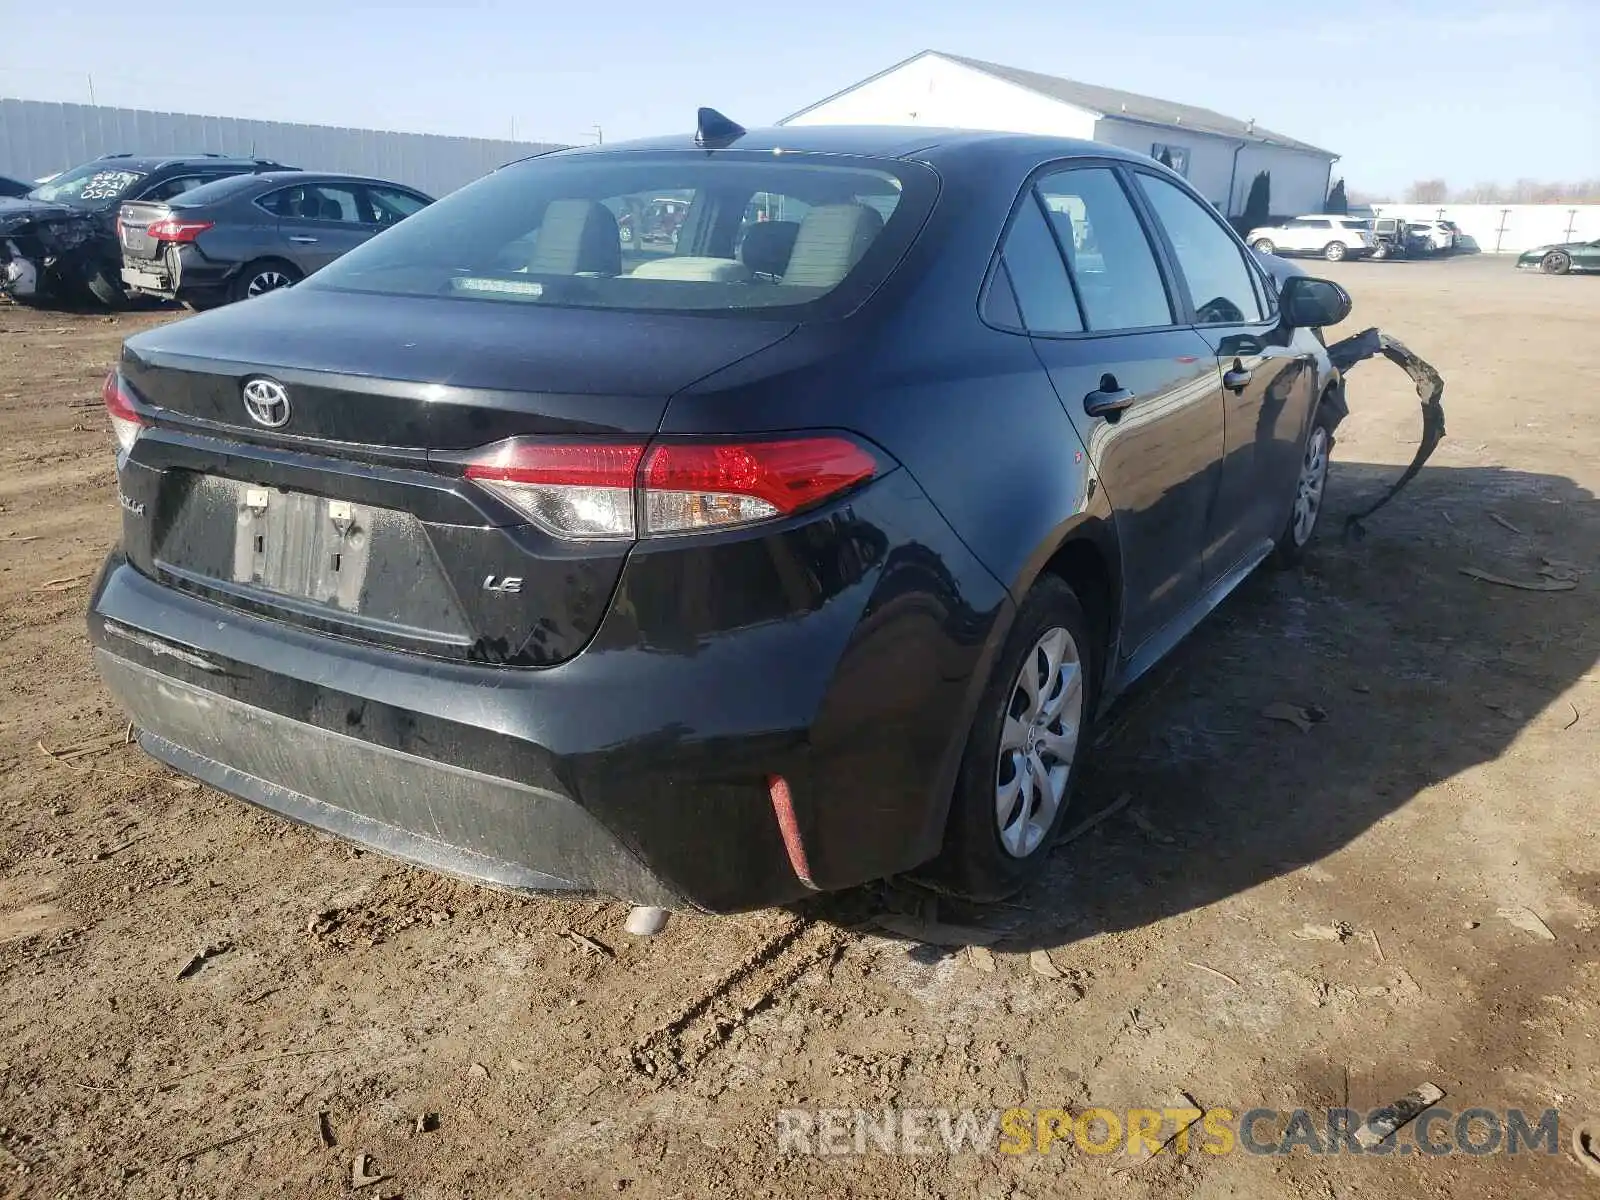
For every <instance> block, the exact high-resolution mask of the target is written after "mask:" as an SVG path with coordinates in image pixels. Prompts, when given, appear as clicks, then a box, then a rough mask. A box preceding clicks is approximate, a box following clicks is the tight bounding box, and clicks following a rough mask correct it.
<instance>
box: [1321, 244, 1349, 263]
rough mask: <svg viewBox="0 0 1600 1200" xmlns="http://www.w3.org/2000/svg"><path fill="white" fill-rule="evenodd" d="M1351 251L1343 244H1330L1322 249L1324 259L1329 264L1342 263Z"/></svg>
mask: <svg viewBox="0 0 1600 1200" xmlns="http://www.w3.org/2000/svg"><path fill="white" fill-rule="evenodd" d="M1349 251H1350V248H1349V247H1348V246H1346V245H1345V244H1344V243H1343V242H1329V243H1328V244H1327V245H1326V246H1324V247H1323V248H1322V257H1323V258H1325V259H1327V260H1328V261H1329V262H1342V261H1343V260H1344V256H1345V255H1346V254H1348V253H1349Z"/></svg>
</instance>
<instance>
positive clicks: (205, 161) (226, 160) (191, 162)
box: [85, 154, 281, 172]
mask: <svg viewBox="0 0 1600 1200" xmlns="http://www.w3.org/2000/svg"><path fill="white" fill-rule="evenodd" d="M94 162H97V163H101V162H103V163H105V164H106V165H107V169H108V170H109V169H112V168H114V167H118V166H127V167H132V168H133V169H134V170H138V171H145V172H150V171H156V170H159V169H160V168H162V167H188V166H195V167H200V166H224V167H238V166H244V167H251V166H255V165H256V164H257V163H265V162H271V160H270V159H265V158H239V157H235V156H233V155H229V154H102V155H101V156H100V157H99V158H97V159H95V160H94ZM85 165H87V164H85ZM277 165H281V164H277Z"/></svg>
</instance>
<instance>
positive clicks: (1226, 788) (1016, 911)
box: [820, 459, 1600, 949]
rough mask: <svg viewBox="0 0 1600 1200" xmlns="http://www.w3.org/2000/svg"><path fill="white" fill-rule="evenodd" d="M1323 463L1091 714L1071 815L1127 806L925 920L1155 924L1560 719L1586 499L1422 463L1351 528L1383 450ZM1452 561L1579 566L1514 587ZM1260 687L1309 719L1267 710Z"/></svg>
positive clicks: (1374, 485) (1599, 537) (1597, 556)
mask: <svg viewBox="0 0 1600 1200" xmlns="http://www.w3.org/2000/svg"><path fill="white" fill-rule="evenodd" d="M1334 470H1335V475H1334V481H1333V483H1332V485H1331V488H1330V498H1329V508H1328V510H1327V511H1325V513H1324V515H1323V518H1322V521H1323V523H1322V525H1321V527H1320V529H1319V533H1318V537H1317V540H1316V542H1315V544H1314V546H1313V549H1312V551H1311V553H1310V554H1309V555H1308V558H1307V561H1306V562H1305V563H1304V564H1303V565H1302V566H1301V567H1300V568H1298V569H1295V570H1291V571H1281V570H1274V569H1272V568H1270V567H1267V568H1263V569H1262V570H1261V571H1258V572H1257V573H1256V574H1255V575H1254V576H1252V577H1251V578H1250V579H1249V580H1247V581H1246V583H1245V584H1244V585H1243V586H1242V587H1241V588H1240V589H1239V590H1238V591H1237V592H1236V593H1235V594H1234V595H1233V596H1231V597H1230V598H1229V599H1228V600H1227V601H1226V602H1224V604H1223V605H1222V606H1221V607H1219V608H1218V610H1217V611H1216V612H1215V613H1213V614H1212V615H1211V616H1210V617H1209V618H1208V619H1207V620H1206V621H1205V622H1204V623H1203V624H1202V625H1201V627H1200V628H1199V629H1198V630H1196V631H1195V633H1194V634H1193V635H1192V636H1191V637H1190V638H1189V639H1188V640H1187V641H1186V642H1185V643H1183V645H1181V646H1180V647H1179V649H1178V650H1177V651H1175V652H1174V654H1173V655H1172V656H1171V657H1169V658H1168V660H1166V661H1165V662H1164V663H1162V664H1161V665H1159V666H1157V667H1156V668H1155V669H1154V670H1153V671H1152V672H1151V673H1150V675H1149V676H1147V677H1146V678H1145V679H1144V680H1142V681H1141V682H1140V683H1139V684H1138V685H1137V686H1136V687H1135V688H1133V689H1132V690H1131V691H1130V692H1129V693H1128V694H1127V695H1125V696H1124V697H1123V698H1122V699H1120V700H1119V701H1118V703H1117V704H1116V705H1115V706H1114V707H1113V709H1112V710H1111V711H1110V712H1109V713H1108V714H1106V715H1105V717H1104V718H1103V719H1102V720H1101V721H1100V723H1099V724H1098V726H1097V727H1096V728H1095V729H1094V730H1093V732H1092V733H1091V734H1090V736H1091V737H1092V738H1093V739H1094V741H1093V743H1092V744H1093V748H1094V753H1093V755H1092V757H1091V762H1090V763H1089V765H1088V766H1087V767H1086V769H1085V772H1084V776H1083V778H1082V779H1081V780H1080V783H1079V787H1078V790H1077V795H1076V797H1075V799H1074V802H1073V809H1072V811H1071V812H1070V813H1069V815H1068V818H1067V820H1066V822H1065V826H1066V828H1068V829H1070V828H1072V827H1073V826H1074V824H1075V823H1078V822H1081V821H1082V820H1083V819H1084V818H1085V817H1088V816H1091V815H1093V814H1095V813H1097V812H1099V811H1101V810H1104V809H1106V808H1108V807H1110V806H1112V805H1115V804H1116V803H1117V802H1118V801H1119V800H1120V799H1121V798H1123V797H1127V800H1126V803H1125V804H1124V806H1123V807H1122V808H1120V809H1119V810H1118V811H1117V812H1116V813H1115V814H1114V815H1112V816H1110V817H1108V818H1107V819H1105V820H1104V821H1103V822H1102V823H1100V824H1099V825H1097V826H1095V827H1094V828H1093V829H1091V830H1090V831H1088V832H1086V833H1084V834H1082V835H1081V836H1080V837H1078V838H1076V839H1073V840H1071V841H1068V842H1066V843H1064V844H1058V845H1056V846H1055V847H1054V848H1053V850H1052V852H1051V861H1050V866H1049V868H1048V869H1047V870H1046V872H1045V873H1044V875H1043V877H1042V878H1041V879H1040V880H1039V881H1038V882H1036V883H1035V884H1033V885H1032V886H1030V887H1029V888H1028V889H1027V890H1026V891H1024V892H1023V893H1021V894H1020V895H1018V896H1016V897H1014V898H1013V899H1012V900H1011V901H1009V902H1007V903H1005V904H1001V905H989V906H981V905H967V904H962V903H959V902H955V901H951V900H949V899H946V898H940V899H939V900H938V901H937V920H938V921H939V922H941V923H947V924H950V925H954V926H957V927H958V931H957V932H959V927H976V928H982V929H986V930H989V931H990V932H991V933H992V932H994V931H1000V932H1001V934H1002V938H1001V941H1000V942H999V943H998V945H1000V946H1003V947H1005V948H1008V949H1037V948H1055V947H1060V946H1064V945H1068V944H1070V943H1072V942H1075V941H1078V940H1080V939H1083V938H1086V937H1089V936H1092V935H1095V934H1098V933H1104V932H1113V931H1119V930H1128V929H1134V928H1138V927H1141V926H1144V925H1148V924H1150V923H1152V922H1155V921H1159V920H1161V919H1162V918H1165V917H1171V916H1174V915H1177V914H1181V913H1184V912H1187V911H1190V910H1193V909H1196V908H1200V907H1202V906H1204V905H1208V904H1211V903H1214V902H1216V901H1218V900H1222V899H1224V898H1226V897H1229V896H1233V895H1236V894H1238V893H1241V892H1244V891H1246V890H1248V889H1250V888H1253V887H1256V886H1258V885H1259V884H1262V883H1264V882H1266V881H1268V880H1271V879H1274V878H1276V877H1278V876H1281V875H1284V874H1287V873H1289V872H1291V871H1294V870H1296V869H1298V868H1300V867H1302V866H1304V865H1306V864H1309V863H1315V862H1318V861H1319V860H1321V859H1324V858H1326V857H1327V856H1329V855H1330V854H1333V853H1334V852H1336V851H1338V850H1339V849H1340V848H1342V847H1344V846H1346V845H1348V844H1349V843H1350V842H1351V841H1353V840H1355V839H1356V838H1358V837H1360V836H1361V835H1362V834H1363V833H1364V832H1366V831H1367V830H1368V829H1370V828H1371V827H1372V826H1373V825H1374V824H1376V823H1377V822H1378V821H1380V820H1382V819H1383V818H1385V817H1386V816H1388V815H1389V814H1391V813H1393V812H1395V811H1396V810H1397V809H1399V808H1401V807H1402V806H1404V805H1405V804H1406V803H1407V802H1408V801H1409V800H1411V799H1412V798H1413V797H1414V796H1416V795H1417V794H1418V793H1419V792H1420V791H1422V790H1423V789H1425V788H1427V787H1429V786H1431V785H1433V784H1435V783H1438V782H1440V781H1441V780H1445V779H1448V778H1450V777H1452V776H1454V775H1456V774H1458V773H1460V772H1462V771H1464V770H1467V769H1468V768H1470V767H1473V766H1475V765H1477V764H1480V763H1484V762H1488V761H1491V760H1493V759H1495V758H1497V757H1498V756H1499V755H1500V754H1501V753H1503V752H1504V751H1505V750H1506V748H1507V747H1508V746H1509V745H1510V743H1511V742H1512V740H1513V739H1515V738H1516V737H1517V736H1518V735H1519V734H1520V733H1522V732H1523V731H1524V729H1525V728H1526V727H1527V726H1528V725H1529V723H1530V722H1533V721H1536V720H1543V721H1555V722H1556V724H1557V725H1559V724H1560V721H1559V719H1558V718H1561V717H1565V716H1566V713H1567V706H1566V704H1565V703H1562V704H1560V705H1559V711H1557V707H1558V706H1557V698H1558V697H1560V696H1562V695H1563V693H1565V692H1566V691H1567V689H1568V688H1569V687H1571V686H1572V685H1573V684H1574V683H1575V682H1576V681H1577V680H1578V679H1579V678H1580V677H1581V676H1583V675H1584V674H1585V673H1586V672H1588V671H1590V670H1592V668H1593V665H1594V663H1595V660H1596V645H1595V641H1594V635H1593V633H1592V630H1591V626H1592V624H1593V621H1592V617H1593V614H1594V611H1595V603H1594V600H1593V596H1592V591H1593V589H1594V588H1595V587H1596V586H1600V511H1597V505H1596V502H1595V497H1594V496H1593V495H1591V494H1590V493H1589V492H1588V491H1587V490H1586V489H1584V488H1581V487H1579V486H1578V485H1576V484H1575V483H1573V482H1572V481H1571V480H1568V479H1566V478H1562V477H1559V476H1551V475H1536V474H1528V473H1524V472H1518V471H1510V470H1501V469H1498V468H1485V467H1441V466H1429V467H1427V468H1426V469H1425V470H1424V471H1423V473H1422V474H1421V475H1420V476H1419V477H1418V478H1417V479H1416V480H1415V481H1414V482H1413V484H1412V485H1411V487H1410V488H1408V489H1407V490H1406V491H1405V492H1403V493H1402V494H1401V495H1400V497H1399V498H1397V499H1396V500H1395V501H1394V503H1393V504H1392V505H1390V506H1389V507H1387V508H1385V509H1383V510H1381V511H1380V512H1379V513H1377V514H1376V515H1375V516H1373V517H1372V518H1371V519H1370V521H1369V522H1367V525H1366V529H1367V532H1366V535H1365V536H1364V537H1362V538H1359V539H1355V538H1345V537H1341V527H1342V526H1343V524H1344V518H1345V516H1346V515H1347V514H1348V513H1351V512H1353V511H1356V510H1358V509H1360V508H1362V507H1365V506H1366V505H1367V504H1368V503H1370V502H1371V501H1372V500H1374V499H1376V498H1377V496H1378V495H1380V494H1381V493H1382V492H1383V491H1384V490H1385V489H1386V488H1387V487H1388V486H1389V484H1390V483H1392V482H1393V480H1394V479H1395V478H1396V476H1397V474H1398V470H1397V468H1394V467H1391V466H1375V465H1370V464H1364V463H1342V462H1338V461H1337V459H1336V461H1335V468H1334ZM1490 513H1493V517H1491V516H1489V514H1490ZM1496 517H1497V518H1499V519H1500V521H1502V522H1505V524H1504V525H1502V524H1500V523H1499V522H1496V521H1495V520H1494V518H1496ZM1511 527H1514V529H1513V528H1511ZM1464 567H1474V568H1478V569H1481V570H1484V571H1488V572H1491V573H1494V574H1497V575H1500V576H1502V577H1506V578H1512V579H1517V580H1520V581H1525V582H1529V583H1533V584H1535V585H1544V584H1550V583H1565V582H1570V583H1573V584H1574V585H1575V586H1573V587H1572V588H1571V589H1570V590H1563V591H1537V592H1536V591H1522V590H1518V589H1513V588H1509V587H1505V586H1501V585H1496V584H1493V583H1489V582H1485V581H1483V580H1480V579H1477V578H1473V577H1470V576H1468V575H1465V574H1463V573H1462V568H1464ZM1541 572H1543V573H1542V574H1541ZM1590 572H1593V573H1592V574H1591V573H1590ZM1277 704H1288V705H1294V706H1299V707H1301V708H1302V709H1304V710H1306V711H1308V712H1309V714H1310V715H1311V717H1313V718H1314V719H1315V723H1314V724H1313V725H1312V726H1311V728H1310V729H1309V730H1307V731H1304V732H1302V730H1301V729H1299V728H1297V727H1296V726H1295V725H1293V724H1290V723H1288V722H1285V721H1282V720H1277V719H1270V718H1268V717H1265V716H1264V715H1263V710H1264V709H1266V708H1267V707H1269V706H1273V705H1277ZM1546 710H1551V711H1549V712H1547V711H1546ZM908 901H909V902H908ZM820 910H821V912H822V914H823V915H824V916H826V917H829V918H830V919H834V920H838V921H840V922H841V923H849V924H852V925H857V926H859V925H860V924H862V923H864V922H865V921H870V920H872V919H873V918H874V916H875V915H878V914H881V913H883V912H884V911H885V910H892V911H898V912H899V913H902V914H904V913H908V912H910V913H920V918H919V919H921V920H923V921H925V920H926V919H927V917H928V912H929V906H928V904H927V903H926V901H925V899H922V898H919V897H918V894H917V892H916V891H915V889H914V888H912V889H907V888H904V887H901V886H899V885H886V886H880V887H879V888H877V889H858V890H857V891H856V892H853V893H846V894H843V895H840V896H838V897H830V898H826V899H824V900H823V901H822V902H820ZM897 920H898V924H899V925H900V926H901V927H904V926H905V925H906V924H907V920H906V919H905V918H904V917H903V916H902V917H900V918H897ZM913 925H914V928H913V929H912V930H911V933H912V934H913V935H916V934H919V933H926V932H927V929H926V926H925V925H924V926H916V925H915V921H913ZM935 933H936V934H944V933H946V931H945V930H942V929H940V930H936V931H935ZM911 940H917V937H916V936H913V937H912V938H911ZM944 940H945V941H947V942H956V943H959V942H960V941H962V940H963V939H962V938H960V937H958V936H946V937H945V938H944ZM969 940H976V939H969Z"/></svg>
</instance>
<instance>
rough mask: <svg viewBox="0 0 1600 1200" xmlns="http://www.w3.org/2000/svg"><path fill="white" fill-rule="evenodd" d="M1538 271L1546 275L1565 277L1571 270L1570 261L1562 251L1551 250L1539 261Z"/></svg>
mask: <svg viewBox="0 0 1600 1200" xmlns="http://www.w3.org/2000/svg"><path fill="white" fill-rule="evenodd" d="M1539 270H1541V271H1543V272H1544V273H1545V274H1546V275H1565V274H1566V273H1567V272H1568V271H1570V270H1572V259H1570V258H1568V257H1567V254H1566V251H1564V250H1552V251H1550V253H1549V254H1546V255H1545V256H1544V257H1543V258H1541V259H1540V260H1539Z"/></svg>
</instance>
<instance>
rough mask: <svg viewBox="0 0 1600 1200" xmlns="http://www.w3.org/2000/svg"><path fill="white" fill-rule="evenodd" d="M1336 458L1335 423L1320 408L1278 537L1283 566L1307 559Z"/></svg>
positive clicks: (1278, 554)
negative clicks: (1309, 545)
mask: <svg viewBox="0 0 1600 1200" xmlns="http://www.w3.org/2000/svg"><path fill="white" fill-rule="evenodd" d="M1332 457H1333V424H1332V421H1331V419H1330V417H1329V416H1328V414H1327V412H1326V410H1325V409H1323V408H1322V407H1321V406H1319V407H1318V409H1317V416H1316V420H1315V421H1314V422H1313V423H1312V426H1311V433H1310V435H1309V436H1308V437H1307V438H1306V448H1305V452H1304V454H1302V455H1301V458H1300V476H1299V478H1298V479H1296V480H1295V485H1294V503H1293V505H1291V506H1290V509H1289V520H1288V523H1287V524H1286V525H1285V526H1284V529H1283V532H1282V533H1280V534H1279V535H1278V544H1277V549H1276V555H1277V560H1278V563H1279V564H1280V565H1281V566H1286V567H1287V566H1294V565H1295V564H1296V563H1298V562H1299V561H1300V560H1301V559H1302V558H1303V557H1304V556H1305V551H1306V546H1307V545H1308V544H1309V543H1310V541H1311V535H1312V534H1314V533H1315V532H1316V531H1317V521H1318V520H1319V519H1320V518H1321V516H1322V506H1323V500H1324V499H1325V497H1326V493H1327V490H1328V468H1329V466H1330V464H1331V460H1332Z"/></svg>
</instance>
